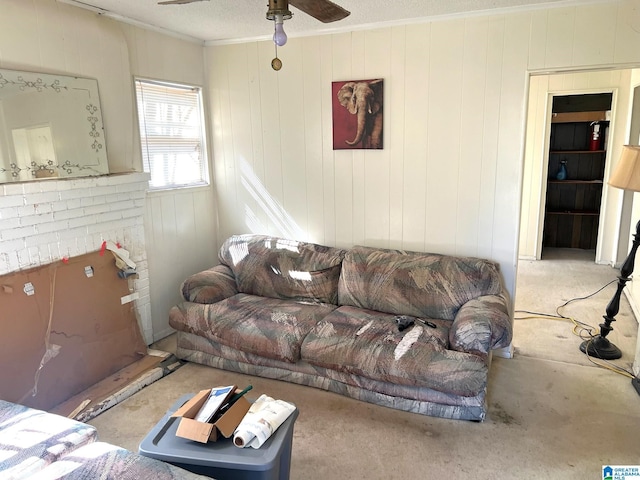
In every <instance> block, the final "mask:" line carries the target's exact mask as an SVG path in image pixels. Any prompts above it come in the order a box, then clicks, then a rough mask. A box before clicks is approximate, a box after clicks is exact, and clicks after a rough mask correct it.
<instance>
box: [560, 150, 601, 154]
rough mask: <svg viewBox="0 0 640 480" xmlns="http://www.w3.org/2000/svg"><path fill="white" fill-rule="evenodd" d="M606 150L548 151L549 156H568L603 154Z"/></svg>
mask: <svg viewBox="0 0 640 480" xmlns="http://www.w3.org/2000/svg"><path fill="white" fill-rule="evenodd" d="M604 152H606V150H550V151H549V153H550V154H560V153H568V154H577V153H604Z"/></svg>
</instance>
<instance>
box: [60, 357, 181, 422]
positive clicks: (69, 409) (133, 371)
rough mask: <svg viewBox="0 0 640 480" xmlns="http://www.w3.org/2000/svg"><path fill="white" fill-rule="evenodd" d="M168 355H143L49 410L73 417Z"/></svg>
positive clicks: (127, 383)
mask: <svg viewBox="0 0 640 480" xmlns="http://www.w3.org/2000/svg"><path fill="white" fill-rule="evenodd" d="M168 357H169V354H168V353H167V354H165V355H164V356H158V355H145V356H144V357H142V358H141V359H140V360H138V361H136V362H134V363H132V364H131V365H128V366H126V367H124V368H123V369H121V370H118V371H117V372H116V373H114V374H112V375H109V376H108V377H106V378H105V379H103V380H101V381H99V382H97V383H95V384H93V385H92V386H90V387H89V388H87V389H86V390H83V391H82V392H80V393H78V394H77V395H74V396H73V397H71V398H69V399H68V400H66V401H64V402H62V403H61V404H59V405H56V406H55V407H53V408H52V409H50V410H49V411H50V412H51V413H56V414H58V415H62V416H64V417H70V418H75V417H76V416H78V415H79V414H80V413H81V412H82V411H83V410H85V409H87V408H92V407H93V406H95V405H97V404H99V403H101V402H102V401H104V400H105V399H106V398H108V397H109V396H111V395H113V394H114V393H115V392H117V391H119V390H121V389H122V388H124V387H126V386H127V385H129V384H131V383H132V382H134V381H135V380H136V379H137V378H139V377H140V376H142V375H143V374H144V373H146V372H148V371H150V370H152V369H154V368H157V367H158V366H159V365H160V363H161V362H162V361H164V360H165V359H166V358H168ZM86 400H89V402H90V403H88V404H85V405H84V407H83V408H81V409H78V406H80V405H82V404H84V403H85V401H86ZM72 413H74V415H71V414H72Z"/></svg>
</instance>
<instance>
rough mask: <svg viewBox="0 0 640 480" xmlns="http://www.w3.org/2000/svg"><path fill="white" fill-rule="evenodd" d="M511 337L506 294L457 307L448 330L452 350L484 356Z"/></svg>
mask: <svg viewBox="0 0 640 480" xmlns="http://www.w3.org/2000/svg"><path fill="white" fill-rule="evenodd" d="M512 334H513V323H512V321H511V317H510V315H509V301H508V299H507V295H506V294H505V293H503V294H500V295H485V296H482V297H478V298H474V299H473V300H471V301H469V302H467V303H465V304H464V305H463V306H462V307H461V308H460V310H459V311H458V313H457V315H456V317H455V319H454V320H453V324H452V325H451V329H450V330H449V344H450V348H451V349H453V350H458V351H461V352H467V353H473V354H476V355H481V356H483V357H486V356H487V355H488V354H489V352H490V351H491V350H493V349H496V348H503V347H506V346H508V345H509V344H510V343H511V338H512Z"/></svg>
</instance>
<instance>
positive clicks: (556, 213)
mask: <svg viewBox="0 0 640 480" xmlns="http://www.w3.org/2000/svg"><path fill="white" fill-rule="evenodd" d="M547 214H548V215H587V216H598V215H600V212H591V211H586V210H583V211H580V210H573V211H572V210H569V211H564V212H554V211H553V210H547Z"/></svg>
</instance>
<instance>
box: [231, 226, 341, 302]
mask: <svg viewBox="0 0 640 480" xmlns="http://www.w3.org/2000/svg"><path fill="white" fill-rule="evenodd" d="M344 255H345V250H341V249H338V248H332V247H325V246H322V245H316V244H313V243H306V242H298V241H295V240H287V239H284V238H277V237H268V236H265V235H235V236H233V237H230V238H229V239H227V240H226V241H225V242H224V244H223V245H222V247H221V248H220V252H219V259H220V262H221V263H222V264H223V265H226V266H228V267H229V268H230V269H231V270H232V271H233V274H234V275H235V278H236V283H237V287H238V292H241V293H247V294H250V295H258V296H262V297H269V298H281V299H293V300H308V301H313V302H319V303H333V304H337V301H338V278H339V277H340V268H341V264H342V259H343V258H344Z"/></svg>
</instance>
